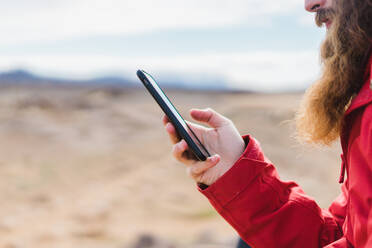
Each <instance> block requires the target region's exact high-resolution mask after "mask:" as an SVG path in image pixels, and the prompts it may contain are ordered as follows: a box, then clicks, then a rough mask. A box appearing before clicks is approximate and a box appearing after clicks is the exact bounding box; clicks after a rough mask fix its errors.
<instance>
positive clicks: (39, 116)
mask: <svg viewBox="0 0 372 248" xmlns="http://www.w3.org/2000/svg"><path fill="white" fill-rule="evenodd" d="M169 96H170V98H171V99H172V100H174V103H175V105H176V106H177V107H179V109H180V112H181V113H182V114H183V115H184V116H185V117H186V116H187V119H188V114H187V110H188V109H190V108H191V107H201V108H203V107H212V108H214V109H216V110H217V111H219V112H221V113H223V114H225V115H226V116H228V117H229V118H231V119H232V120H233V121H234V122H235V124H236V125H237V127H238V129H239V131H240V132H241V133H242V134H246V133H251V134H252V135H254V136H255V137H256V138H257V139H258V140H259V141H260V142H261V145H262V147H263V149H264V151H265V153H266V155H267V156H268V157H269V158H270V159H271V161H272V162H273V163H274V164H276V165H277V167H278V170H279V173H280V175H281V177H282V178H283V179H285V180H295V181H296V182H298V183H299V184H300V185H301V186H302V187H303V189H304V190H305V191H306V192H307V193H308V194H310V195H311V196H313V197H314V198H315V199H317V202H318V203H319V204H320V206H322V207H327V206H328V205H329V203H330V202H331V200H332V199H334V198H335V197H336V196H337V194H338V192H339V185H338V183H337V181H338V174H339V164H340V158H339V153H340V149H339V148H338V145H336V146H335V147H334V148H332V149H323V150H319V149H314V148H311V147H304V146H301V145H299V144H298V143H297V142H296V141H295V140H294V138H293V137H292V136H293V128H292V127H291V124H290V123H288V122H285V121H286V120H289V119H291V118H293V115H294V110H295V109H296V107H297V105H298V102H299V99H300V97H301V95H299V94H287V95H285V94H282V95H254V94H232V93H226V94H217V93H195V92H174V91H171V92H169ZM161 115H162V114H161V111H160V109H159V108H158V107H157V106H156V105H155V103H154V102H153V100H152V98H151V97H150V96H149V95H148V94H147V92H145V91H144V90H118V91H111V90H89V89H81V88H80V89H79V88H50V87H42V88H40V87H37V88H30V87H18V88H14V87H13V88H1V90H0V175H1V181H0V202H1V204H0V247H7V248H15V247H17V248H23V247H38V248H43V247H48V248H49V247H63V248H69V247H94V248H95V247H105V248H106V247H131V244H132V245H133V244H134V242H135V241H136V239H137V237H138V236H139V235H141V234H143V233H148V234H150V235H154V236H156V237H157V238H158V239H161V240H162V241H163V242H166V243H168V244H174V247H229V246H230V247H232V246H233V243H234V242H235V239H236V234H235V232H234V231H233V229H232V228H230V227H229V225H228V224H227V223H225V222H224V221H223V220H222V218H221V217H219V216H218V215H217V214H216V213H215V212H214V210H213V209H212V208H211V206H210V205H209V203H208V201H207V200H206V199H205V198H204V197H203V196H202V195H201V194H200V193H199V192H198V191H197V190H196V188H195V185H194V183H193V182H192V181H191V180H190V179H189V178H188V177H187V176H186V173H185V169H184V167H183V166H182V165H181V164H179V163H177V162H175V161H174V159H173V158H172V156H171V154H170V150H171V145H170V143H169V142H168V139H167V136H166V133H165V132H164V130H163V127H162V123H161V120H160V118H161ZM299 221H300V220H299ZM163 247H168V246H166V245H163Z"/></svg>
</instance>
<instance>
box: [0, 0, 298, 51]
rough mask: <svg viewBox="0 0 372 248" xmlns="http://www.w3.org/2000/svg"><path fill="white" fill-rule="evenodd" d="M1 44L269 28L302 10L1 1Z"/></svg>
mask: <svg viewBox="0 0 372 248" xmlns="http://www.w3.org/2000/svg"><path fill="white" fill-rule="evenodd" d="M0 2H2V3H1V4H2V7H1V9H0V16H1V22H0V32H1V33H2V34H6V35H2V39H1V40H0V44H14V43H16V44H19V43H24V42H29V41H34V42H39V41H45V40H60V39H68V38H71V37H80V36H89V35H107V34H138V33H143V32H149V31H154V30H159V29H176V28H205V27H223V26H232V25H237V24H241V23H245V24H249V25H253V26H257V25H267V24H270V22H271V20H272V18H273V17H274V16H275V15H281V14H286V13H290V12H292V11H295V10H298V9H299V8H300V7H301V8H302V6H301V5H302V3H301V1H298V0H280V1H278V0H266V1H262V0H229V1H226V0H203V1H200V0H157V1H152V0H136V1H132V0H64V1H57V0H49V1H48V0H33V1H28V0H18V1H0Z"/></svg>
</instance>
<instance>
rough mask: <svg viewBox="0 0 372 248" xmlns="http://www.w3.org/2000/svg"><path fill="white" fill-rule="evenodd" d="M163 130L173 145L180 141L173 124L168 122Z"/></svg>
mask: <svg viewBox="0 0 372 248" xmlns="http://www.w3.org/2000/svg"><path fill="white" fill-rule="evenodd" d="M165 130H166V131H167V133H168V135H169V138H170V140H171V142H172V143H173V144H176V143H177V142H179V141H180V137H179V136H178V134H177V131H176V129H175V128H174V126H173V124H172V123H170V122H168V123H167V124H166V125H165Z"/></svg>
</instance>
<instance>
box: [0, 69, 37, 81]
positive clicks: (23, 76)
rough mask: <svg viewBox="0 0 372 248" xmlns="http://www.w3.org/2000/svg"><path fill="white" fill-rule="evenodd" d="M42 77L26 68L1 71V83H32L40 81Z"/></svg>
mask: <svg viewBox="0 0 372 248" xmlns="http://www.w3.org/2000/svg"><path fill="white" fill-rule="evenodd" d="M40 80H41V78H40V77H37V76H35V75H33V74H31V73H30V72H28V71H25V70H14V71H7V72H3V73H0V83H30V82H38V81H40Z"/></svg>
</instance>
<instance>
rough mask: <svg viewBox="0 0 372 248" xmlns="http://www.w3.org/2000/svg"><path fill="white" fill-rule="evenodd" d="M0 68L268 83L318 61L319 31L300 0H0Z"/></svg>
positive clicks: (290, 81) (294, 83)
mask: <svg viewBox="0 0 372 248" xmlns="http://www.w3.org/2000/svg"><path fill="white" fill-rule="evenodd" d="M0 4H1V6H2V7H1V9H0V16H1V22H0V33H1V34H2V38H1V39H0V71H6V70H12V69H27V70H30V71H32V72H34V73H38V74H41V75H45V76H56V77H64V78H92V77H96V76H104V75H114V76H122V77H126V78H130V79H133V80H135V72H136V70H137V69H139V68H141V69H145V70H147V71H148V72H149V73H151V74H153V76H155V78H157V79H158V81H159V82H161V80H165V79H166V78H169V77H170V76H171V77H173V78H177V77H179V78H182V80H181V81H185V82H187V81H189V82H190V83H192V82H193V83H195V82H197V83H200V84H202V83H203V82H206V83H207V82H208V83H211V82H214V81H215V82H216V84H219V83H221V84H222V83H227V84H228V86H229V87H232V88H239V89H248V90H255V91H265V92H276V91H287V90H301V89H304V88H306V87H307V86H309V85H310V84H311V83H312V82H313V81H314V80H315V79H316V78H317V77H318V76H319V71H320V66H319V55H318V50H319V46H320V43H321V41H322V39H323V38H324V35H325V30H324V28H323V29H321V28H318V27H316V25H315V23H314V16H313V14H310V13H307V12H306V11H305V10H304V7H303V5H304V3H303V1H301V0H280V1H278V0H223V1H222V0H213V1H212V0H156V1H151V0H33V1H30V0H0Z"/></svg>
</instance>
